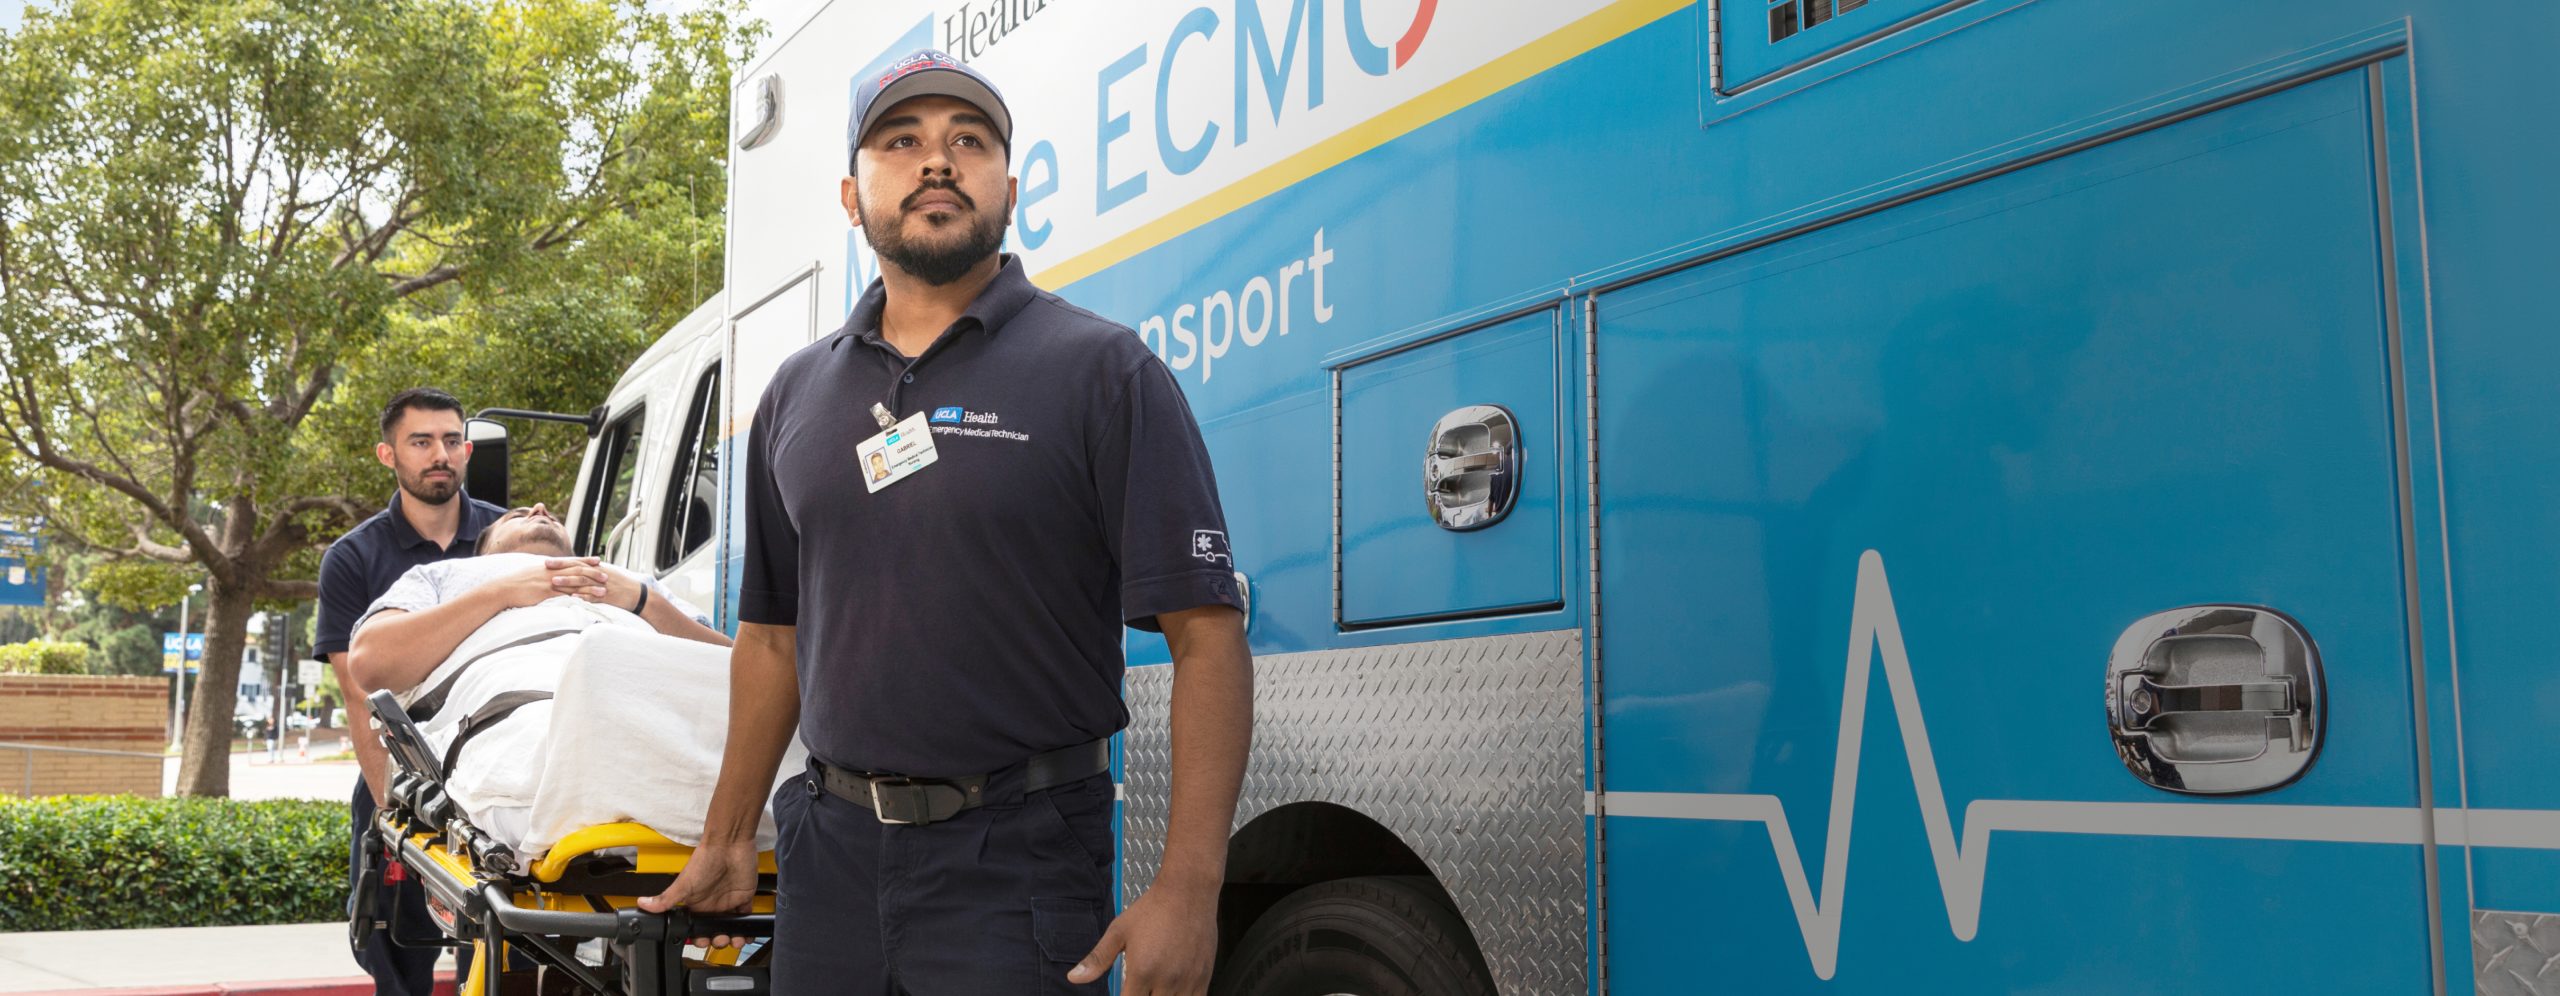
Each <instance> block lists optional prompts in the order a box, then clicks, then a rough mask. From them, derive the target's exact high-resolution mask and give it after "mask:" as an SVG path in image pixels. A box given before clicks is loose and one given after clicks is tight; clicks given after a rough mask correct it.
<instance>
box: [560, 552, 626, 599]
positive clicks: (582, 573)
mask: <svg viewBox="0 0 2560 996" xmlns="http://www.w3.org/2000/svg"><path fill="white" fill-rule="evenodd" d="M542 566H543V568H544V569H546V570H550V571H553V572H556V573H557V574H558V575H559V584H560V586H561V587H560V593H561V594H566V595H576V596H578V597H579V598H583V599H586V600H587V601H590V602H601V603H603V604H606V605H611V606H614V607H616V608H623V609H628V608H631V607H632V606H634V605H638V604H640V585H641V583H642V582H641V581H640V579H639V578H637V577H634V576H632V575H631V574H630V573H629V572H626V571H624V570H622V569H621V568H618V567H615V566H613V565H611V564H607V563H605V562H603V561H602V560H600V559H598V558H595V557H555V558H553V559H550V560H546V561H543V562H542Z"/></svg>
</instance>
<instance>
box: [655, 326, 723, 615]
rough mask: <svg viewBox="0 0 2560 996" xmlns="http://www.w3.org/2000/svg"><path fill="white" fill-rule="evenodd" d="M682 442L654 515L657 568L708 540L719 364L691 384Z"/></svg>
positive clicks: (714, 505) (714, 489) (715, 502)
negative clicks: (663, 498) (663, 497)
mask: <svg viewBox="0 0 2560 996" xmlns="http://www.w3.org/2000/svg"><path fill="white" fill-rule="evenodd" d="M684 433H685V435H684V443H683V445H681V446H679V447H677V448H676V450H675V451H674V452H675V455H676V458H675V459H674V460H670V461H668V463H667V471H668V476H667V501H666V504H665V505H663V506H660V507H661V508H663V509H664V510H665V511H663V512H662V513H660V514H659V516H658V522H659V526H658V570H659V571H660V572H661V573H664V572H666V571H669V570H673V569H674V568H675V566H676V562H677V561H680V560H683V559H684V558H685V555H686V554H689V553H692V552H693V551H695V550H699V549H701V548H702V545H703V544H704V543H707V542H710V540H711V530H712V525H713V523H714V522H715V521H716V519H715V517H716V513H717V510H718V509H719V507H720V367H719V366H718V365H716V364H715V365H713V366H712V368H711V369H710V370H707V371H704V372H703V374H702V382H701V383H700V384H697V385H695V387H694V389H693V407H692V408H691V409H689V410H687V412H686V414H685V420H684Z"/></svg>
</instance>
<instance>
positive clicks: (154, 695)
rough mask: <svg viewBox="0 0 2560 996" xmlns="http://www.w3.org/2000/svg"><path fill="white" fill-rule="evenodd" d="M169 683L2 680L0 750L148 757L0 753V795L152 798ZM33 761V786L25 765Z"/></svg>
mask: <svg viewBox="0 0 2560 996" xmlns="http://www.w3.org/2000/svg"><path fill="white" fill-rule="evenodd" d="M168 738H169V683H168V681H166V680H165V679H161V678H126V677H92V676H88V675H33V674H0V743H13V744H20V743H32V744H41V745H44V746H47V747H81V748H86V749H90V750H129V751H147V752H149V753H150V754H151V755H152V756H151V757H117V756H113V755H102V754H63V753H57V752H53V751H32V752H31V751H23V750H17V749H14V748H9V747H0V792H5V793H8V794H11V795H87V794H113V793H121V794H126V795H140V796H154V797H156V796H158V795H159V794H160V772H161V761H160V759H159V755H160V752H161V751H162V750H163V749H164V748H166V747H167V746H168ZM30 754H32V755H33V758H34V764H35V767H34V772H35V778H34V784H33V786H32V791H30V788H31V786H30V785H29V784H28V777H27V774H28V759H29V755H30Z"/></svg>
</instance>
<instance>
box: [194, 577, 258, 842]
mask: <svg viewBox="0 0 2560 996" xmlns="http://www.w3.org/2000/svg"><path fill="white" fill-rule="evenodd" d="M205 598H206V601H208V602H210V603H212V605H211V608H210V610H209V611H208V612H207V613H206V618H205V622H204V670H203V671H202V672H201V673H199V674H198V675H197V676H196V677H197V681H196V687H195V691H194V692H193V693H191V694H190V695H189V696H188V699H187V729H186V733H185V735H184V739H183V740H181V741H180V745H181V750H182V751H183V753H184V755H185V760H183V761H181V762H179V765H178V794H180V795H200V796H228V795H230V794H231V730H232V726H231V711H232V709H233V708H234V707H235V705H236V703H237V701H238V699H239V696H240V653H241V651H242V650H243V649H245V645H246V642H247V632H248V628H249V612H250V610H251V609H254V608H256V600H255V599H254V598H252V597H251V596H250V594H249V593H248V592H245V591H242V590H240V587H239V586H238V585H236V584H231V583H226V582H224V581H223V580H222V575H220V574H215V575H214V576H213V577H212V578H211V579H209V580H208V581H207V582H206V584H205Z"/></svg>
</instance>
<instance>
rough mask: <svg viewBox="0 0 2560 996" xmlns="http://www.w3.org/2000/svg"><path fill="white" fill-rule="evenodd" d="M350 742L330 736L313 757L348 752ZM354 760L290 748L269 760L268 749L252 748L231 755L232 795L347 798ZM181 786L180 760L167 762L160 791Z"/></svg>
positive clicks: (353, 778) (314, 746)
mask: <svg viewBox="0 0 2560 996" xmlns="http://www.w3.org/2000/svg"><path fill="white" fill-rule="evenodd" d="M346 749H347V747H346V741H344V740H342V739H330V740H328V741H325V742H324V743H314V744H312V745H311V751H310V756H311V757H327V756H330V755H332V754H337V753H341V752H343V751H345V750H346ZM355 784H356V763H355V762H354V761H310V760H301V759H298V758H297V753H296V752H295V751H294V750H293V749H291V748H290V747H287V748H286V750H285V751H284V752H283V754H282V756H281V757H280V758H279V759H278V760H277V761H276V762H275V763H272V764H270V763H268V761H267V752H266V751H263V750H259V751H248V752H245V753H239V754H233V755H231V797H232V798H234V799H332V800H336V801H339V802H344V801H346V799H347V797H348V795H350V794H351V793H353V792H354V791H355ZM177 789H178V759H177V758H174V757H172V758H170V759H168V760H167V761H166V762H163V765H162V767H161V772H160V791H161V794H163V795H175V794H177Z"/></svg>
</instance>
